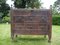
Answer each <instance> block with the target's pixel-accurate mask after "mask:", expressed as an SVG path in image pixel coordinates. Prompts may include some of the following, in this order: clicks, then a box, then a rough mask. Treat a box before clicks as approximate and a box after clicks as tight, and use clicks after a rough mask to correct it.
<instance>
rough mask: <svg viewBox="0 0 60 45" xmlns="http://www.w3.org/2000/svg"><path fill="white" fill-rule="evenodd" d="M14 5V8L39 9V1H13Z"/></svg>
mask: <svg viewBox="0 0 60 45" xmlns="http://www.w3.org/2000/svg"><path fill="white" fill-rule="evenodd" d="M14 5H15V7H16V8H29V7H30V8H39V7H40V6H41V1H39V0H15V1H14Z"/></svg>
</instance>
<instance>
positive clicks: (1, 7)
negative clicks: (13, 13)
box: [0, 0, 10, 19]
mask: <svg viewBox="0 0 60 45" xmlns="http://www.w3.org/2000/svg"><path fill="white" fill-rule="evenodd" d="M9 10H10V7H9V5H8V4H6V0H0V13H2V14H3V15H1V14H0V16H1V18H2V19H3V17H5V16H7V14H8V13H9Z"/></svg>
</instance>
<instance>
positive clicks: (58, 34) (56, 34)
mask: <svg viewBox="0 0 60 45" xmlns="http://www.w3.org/2000/svg"><path fill="white" fill-rule="evenodd" d="M10 34H11V29H10V24H0V45H60V26H58V25H53V26H52V41H51V43H48V37H47V38H46V39H45V38H44V36H41V35H38V36H37V35H21V36H18V37H17V38H16V40H15V41H12V40H11V36H10Z"/></svg>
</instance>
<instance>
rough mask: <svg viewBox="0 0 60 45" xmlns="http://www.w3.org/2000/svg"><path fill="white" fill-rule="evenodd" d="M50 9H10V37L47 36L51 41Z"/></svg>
mask: <svg viewBox="0 0 60 45" xmlns="http://www.w3.org/2000/svg"><path fill="white" fill-rule="evenodd" d="M51 32H52V14H51V10H50V9H31V10H29V9H11V37H12V38H14V35H18V34H20V35H48V37H49V41H50V40H51Z"/></svg>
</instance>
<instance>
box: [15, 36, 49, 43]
mask: <svg viewBox="0 0 60 45" xmlns="http://www.w3.org/2000/svg"><path fill="white" fill-rule="evenodd" d="M18 41H48V38H29V37H28V38H22V37H17V38H15V39H14V42H18Z"/></svg>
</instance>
